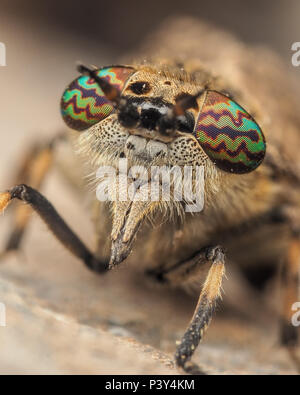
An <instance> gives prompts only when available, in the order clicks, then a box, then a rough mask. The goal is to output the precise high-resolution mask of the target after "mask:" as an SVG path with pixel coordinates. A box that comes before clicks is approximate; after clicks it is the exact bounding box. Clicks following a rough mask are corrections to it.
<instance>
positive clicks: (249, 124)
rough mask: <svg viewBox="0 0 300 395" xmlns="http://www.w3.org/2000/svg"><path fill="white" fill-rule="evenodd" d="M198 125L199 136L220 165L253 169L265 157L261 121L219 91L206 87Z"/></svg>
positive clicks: (232, 170)
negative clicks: (208, 89)
mask: <svg viewBox="0 0 300 395" xmlns="http://www.w3.org/2000/svg"><path fill="white" fill-rule="evenodd" d="M205 94H206V96H205V99H204V103H203V106H202V109H201V112H200V114H199V117H198V120H197V122H196V127H195V131H194V133H195V135H196V138H197V140H198V142H199V144H200V145H201V147H202V148H203V150H204V151H205V153H206V154H207V155H208V157H209V158H210V159H211V161H212V162H213V163H214V164H215V165H216V166H217V167H219V168H220V169H222V170H224V171H226V172H230V173H237V174H242V173H249V172H251V171H253V170H255V169H256V168H257V167H258V166H259V165H260V164H261V162H262V161H263V159H264V156H265V153H266V142H265V138H264V135H263V132H262V131H261V129H260V127H259V126H258V124H257V123H256V122H255V120H254V119H253V118H252V117H251V115H250V114H248V112H247V111H246V110H244V109H243V108H242V107H241V106H240V105H239V104H237V103H236V102H234V101H233V100H231V99H229V98H228V97H227V96H224V95H222V94H221V93H219V92H215V91H206V93H205Z"/></svg>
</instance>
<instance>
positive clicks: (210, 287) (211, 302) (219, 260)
mask: <svg viewBox="0 0 300 395" xmlns="http://www.w3.org/2000/svg"><path fill="white" fill-rule="evenodd" d="M196 260H198V262H199V263H200V264H203V263H204V262H206V263H208V262H210V263H211V264H212V265H211V268H210V270H209V272H208V275H207V278H206V281H205V284H204V286H203V289H202V291H201V294H200V297H199V300H198V303H197V306H196V309H195V313H194V315H193V318H192V320H191V322H190V324H189V326H188V329H187V330H186V332H185V334H184V335H183V337H182V339H181V342H180V344H179V345H178V347H177V350H176V353H175V361H176V364H177V366H178V367H180V368H182V369H184V371H185V372H187V373H195V374H197V373H198V374H201V373H202V372H201V370H200V369H199V368H198V367H197V366H196V365H195V364H193V363H191V362H190V359H191V357H192V355H193V353H194V352H195V350H196V348H197V346H198V344H199V343H200V341H201V339H202V337H203V335H204V332H205V331H206V329H207V327H208V325H209V323H210V321H211V318H212V315H213V312H214V309H215V306H216V302H217V299H218V298H219V297H220V294H221V287H222V280H223V276H224V274H225V255H224V252H223V250H222V248H221V247H219V246H217V247H208V248H205V249H203V250H201V251H200V252H199V253H198V254H197V255H196V256H195V257H193V258H192V259H191V260H190V261H188V262H190V263H191V264H192V266H194V265H195V262H196Z"/></svg>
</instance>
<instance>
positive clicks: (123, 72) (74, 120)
mask: <svg viewBox="0 0 300 395" xmlns="http://www.w3.org/2000/svg"><path fill="white" fill-rule="evenodd" d="M134 71H135V70H134V69H133V68H132V67H126V66H112V67H105V68H103V69H99V70H97V76H98V77H101V78H104V79H106V80H107V81H108V82H109V83H110V84H112V85H114V86H115V87H116V88H118V89H119V91H120V92H121V91H122V90H123V88H124V85H125V83H126V81H127V80H128V78H129V77H130V76H131V75H132V74H133V73H134ZM60 108H61V114H62V117H63V119H64V121H65V122H66V124H67V125H68V126H69V127H70V128H71V129H75V130H78V131H82V130H86V129H88V128H89V127H91V126H92V125H94V124H96V123H98V122H100V121H102V120H103V119H105V118H106V117H108V116H109V115H110V114H111V113H112V112H113V110H114V107H113V104H112V103H111V102H110V101H109V100H107V98H106V97H105V94H104V93H103V91H102V89H101V88H100V86H99V85H98V84H97V83H96V81H95V80H94V79H93V78H90V77H88V76H84V75H81V76H80V77H78V78H76V80H74V81H73V82H71V84H70V85H69V86H68V87H67V89H66V90H65V91H64V93H63V95H62V98H61V105H60Z"/></svg>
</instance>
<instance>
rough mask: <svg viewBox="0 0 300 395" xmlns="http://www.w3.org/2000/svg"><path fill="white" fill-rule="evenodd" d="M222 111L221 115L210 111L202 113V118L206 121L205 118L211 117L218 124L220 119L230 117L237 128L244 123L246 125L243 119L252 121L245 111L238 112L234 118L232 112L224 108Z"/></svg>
mask: <svg viewBox="0 0 300 395" xmlns="http://www.w3.org/2000/svg"><path fill="white" fill-rule="evenodd" d="M220 110H221V113H219V112H215V111H211V110H209V111H207V112H205V113H201V116H200V118H201V119H204V118H206V117H208V116H211V117H212V118H214V119H215V121H217V122H218V121H219V120H220V118H222V117H226V116H228V117H229V118H230V119H231V121H232V123H233V124H234V125H235V126H237V127H241V126H243V123H244V121H243V118H246V119H248V120H250V121H252V118H251V116H250V114H247V113H246V112H245V111H239V110H238V111H237V116H234V115H233V113H232V112H230V111H228V110H226V109H224V108H222V109H220ZM200 118H199V119H200Z"/></svg>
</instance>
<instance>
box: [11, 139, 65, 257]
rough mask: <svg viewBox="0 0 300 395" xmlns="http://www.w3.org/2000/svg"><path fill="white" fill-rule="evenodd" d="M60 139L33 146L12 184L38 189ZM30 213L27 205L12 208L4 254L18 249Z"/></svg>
mask: <svg viewBox="0 0 300 395" xmlns="http://www.w3.org/2000/svg"><path fill="white" fill-rule="evenodd" d="M61 138H62V135H58V136H56V137H55V138H53V139H52V140H51V141H50V142H48V143H47V144H36V145H34V146H33V147H32V148H31V149H30V150H29V152H28V153H27V155H26V156H25V158H24V160H23V163H22V164H21V166H20V169H19V171H18V174H17V176H16V178H15V182H14V184H15V185H17V184H20V183H26V184H30V185H32V187H34V188H36V189H38V188H40V186H41V184H42V182H43V181H44V179H45V177H46V175H47V173H48V171H49V169H50V167H51V165H52V162H53V149H54V146H55V143H56V142H57V141H58V140H59V139H61ZM30 213H31V208H30V206H28V205H18V206H17V207H15V208H14V225H13V229H12V231H11V233H10V235H9V237H8V240H7V242H6V246H5V248H4V254H5V253H6V252H9V251H12V250H17V249H18V248H19V246H20V244H21V241H22V238H23V235H24V232H25V229H26V226H27V224H28V222H29V219H30Z"/></svg>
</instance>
